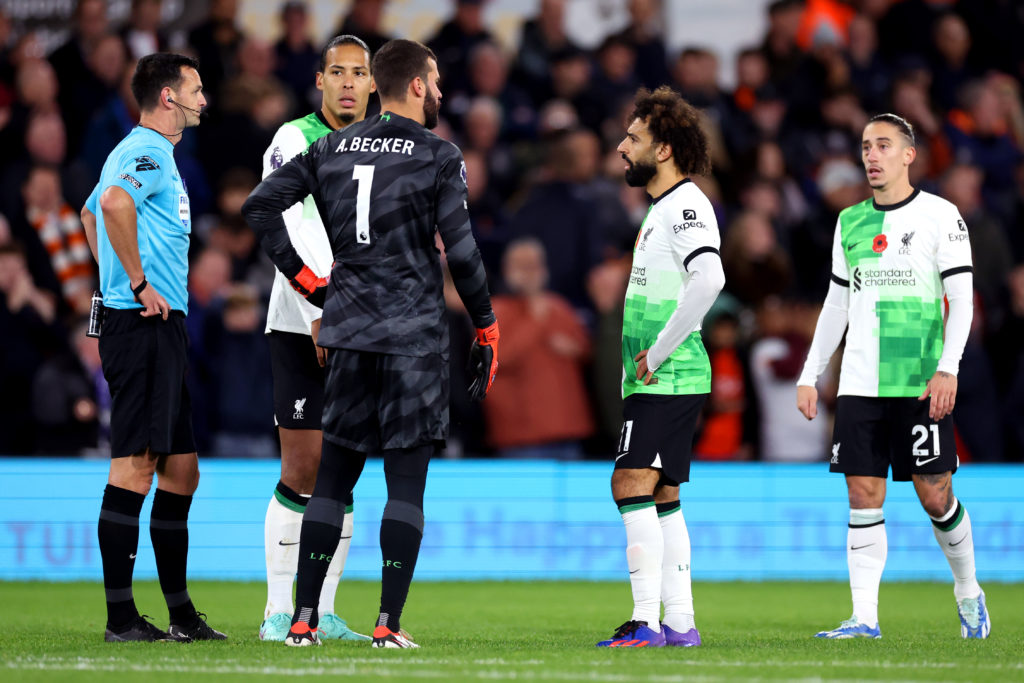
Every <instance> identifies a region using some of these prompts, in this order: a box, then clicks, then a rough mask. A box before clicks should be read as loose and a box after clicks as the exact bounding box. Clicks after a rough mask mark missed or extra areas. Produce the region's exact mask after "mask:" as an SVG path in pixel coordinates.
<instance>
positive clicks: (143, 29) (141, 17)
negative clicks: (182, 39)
mask: <svg viewBox="0 0 1024 683" xmlns="http://www.w3.org/2000/svg"><path fill="white" fill-rule="evenodd" d="M162 10H163V0H132V10H131V14H129V15H128V23H126V24H125V25H124V26H123V27H122V28H121V31H120V32H119V33H118V35H120V36H121V40H123V41H124V44H125V47H126V48H128V58H129V60H130V61H135V60H138V59H141V58H142V57H145V56H146V55H148V54H152V53H154V52H166V51H167V50H168V49H169V48H170V46H171V45H170V39H169V38H168V36H167V34H166V33H165V32H164V31H162V30H161V29H160V21H161V17H160V13H161V11H162Z"/></svg>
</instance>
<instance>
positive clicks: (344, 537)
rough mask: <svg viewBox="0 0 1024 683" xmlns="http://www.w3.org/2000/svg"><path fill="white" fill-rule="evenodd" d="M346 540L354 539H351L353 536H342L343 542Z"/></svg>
mask: <svg viewBox="0 0 1024 683" xmlns="http://www.w3.org/2000/svg"><path fill="white" fill-rule="evenodd" d="M346 538H352V537H351V536H342V537H341V540H343V541H344V540H345V539H346Z"/></svg>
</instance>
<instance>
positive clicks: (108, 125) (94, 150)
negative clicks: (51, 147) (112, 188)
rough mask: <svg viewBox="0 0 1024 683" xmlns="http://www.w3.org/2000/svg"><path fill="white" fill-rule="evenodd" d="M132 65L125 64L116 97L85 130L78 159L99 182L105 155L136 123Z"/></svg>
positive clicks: (112, 97)
mask: <svg viewBox="0 0 1024 683" xmlns="http://www.w3.org/2000/svg"><path fill="white" fill-rule="evenodd" d="M133 73H135V62H134V61H132V62H130V63H129V64H127V65H126V66H125V68H124V71H122V72H121V81H120V83H119V85H118V88H117V93H116V94H114V95H112V96H111V97H109V98H107V101H106V103H105V104H104V105H103V107H102V108H101V109H100V110H99V111H97V112H96V114H95V115H94V116H93V117H92V120H91V121H90V122H89V125H88V127H87V128H86V129H85V140H84V141H83V142H82V151H81V154H80V159H81V160H82V162H83V163H84V164H85V165H86V166H88V168H89V170H90V171H91V172H92V177H94V178H97V179H98V178H99V176H100V171H102V170H103V162H104V161H106V158H107V155H108V154H110V151H111V150H112V149H114V147H115V146H117V143H118V142H120V141H121V140H122V139H124V136H125V135H127V134H128V133H129V131H131V129H132V128H134V127H135V125H136V124H137V123H138V122H139V106H138V104H137V103H136V102H135V98H134V97H133V96H132V90H131V84H132V74H133Z"/></svg>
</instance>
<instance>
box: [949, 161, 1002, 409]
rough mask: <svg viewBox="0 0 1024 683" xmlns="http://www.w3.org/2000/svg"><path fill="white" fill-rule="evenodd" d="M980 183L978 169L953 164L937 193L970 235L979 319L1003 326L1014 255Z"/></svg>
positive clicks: (966, 165) (980, 174)
mask: <svg viewBox="0 0 1024 683" xmlns="http://www.w3.org/2000/svg"><path fill="white" fill-rule="evenodd" d="M983 180H984V178H983V175H982V172H981V169H980V168H978V167H976V166H971V165H970V164H955V165H953V166H950V167H949V168H948V169H947V170H946V173H945V175H944V176H943V178H942V183H941V185H940V189H941V191H942V197H943V198H945V199H948V200H949V201H951V202H953V203H954V204H955V205H956V208H957V211H959V212H960V216H961V217H962V218H963V219H964V221H965V222H966V223H967V226H968V229H969V230H970V232H971V258H972V262H973V263H974V289H975V290H976V291H977V292H978V294H979V295H980V296H981V309H980V310H981V312H982V315H980V316H979V318H983V319H985V320H987V321H988V323H989V324H997V325H998V324H1001V323H1002V318H1003V315H1002V311H1000V307H1001V306H1002V305H1003V302H1004V299H1005V296H1004V292H1005V288H1006V283H1007V278H1008V277H1009V275H1010V270H1011V269H1012V268H1013V251H1012V250H1011V248H1010V241H1009V239H1008V238H1007V236H1006V231H1005V229H1004V228H1003V227H1002V225H1000V222H999V220H998V219H997V218H996V217H995V216H993V215H992V214H991V213H990V212H989V211H988V210H987V208H986V207H985V205H984V203H983V202H982V198H981V188H982V182H983ZM975 310H976V311H977V310H979V309H977V308H976V309H975ZM961 389H962V387H961Z"/></svg>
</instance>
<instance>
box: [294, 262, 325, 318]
mask: <svg viewBox="0 0 1024 683" xmlns="http://www.w3.org/2000/svg"><path fill="white" fill-rule="evenodd" d="M288 282H289V283H290V284H291V286H292V288H294V289H295V291H296V292H298V293H299V294H301V295H302V296H304V297H306V301H308V302H309V303H311V304H313V305H314V306H316V307H317V308H323V307H324V300H325V299H326V298H327V278H325V277H317V276H316V273H314V272H313V271H312V270H310V268H309V266H302V270H300V271H299V272H298V274H297V275H296V276H295V277H293V278H291V279H289V280H288Z"/></svg>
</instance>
